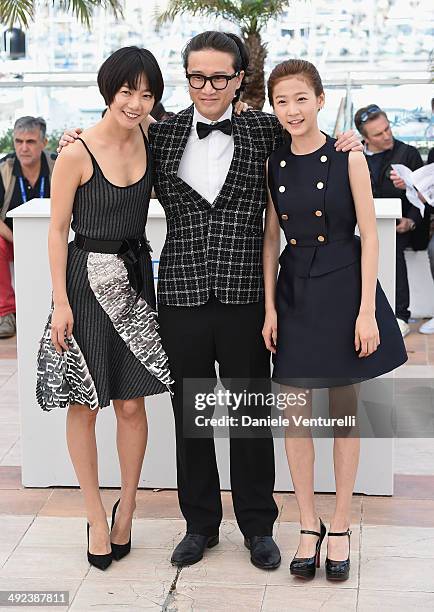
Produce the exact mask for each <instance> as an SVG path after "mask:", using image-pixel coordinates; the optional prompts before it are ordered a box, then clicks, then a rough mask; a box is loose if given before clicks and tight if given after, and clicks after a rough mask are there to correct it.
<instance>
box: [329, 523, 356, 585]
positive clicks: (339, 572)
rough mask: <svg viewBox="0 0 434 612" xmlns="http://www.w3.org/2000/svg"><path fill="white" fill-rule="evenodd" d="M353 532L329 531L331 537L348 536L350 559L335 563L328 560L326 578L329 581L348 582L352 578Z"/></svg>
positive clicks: (348, 530)
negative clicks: (351, 551)
mask: <svg viewBox="0 0 434 612" xmlns="http://www.w3.org/2000/svg"><path fill="white" fill-rule="evenodd" d="M351 534H352V531H350V529H347V530H346V531H329V536H346V535H347V536H348V559H345V561H333V559H329V558H328V557H327V558H326V563H325V568H326V578H327V580H348V578H349V577H350V544H351V538H350V536H351Z"/></svg>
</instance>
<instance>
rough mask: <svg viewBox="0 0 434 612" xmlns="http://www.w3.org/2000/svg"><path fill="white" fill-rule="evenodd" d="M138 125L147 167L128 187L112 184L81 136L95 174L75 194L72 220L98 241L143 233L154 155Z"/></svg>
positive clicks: (77, 228)
mask: <svg viewBox="0 0 434 612" xmlns="http://www.w3.org/2000/svg"><path fill="white" fill-rule="evenodd" d="M139 127H140V130H141V132H142V134H143V140H144V143H145V147H146V157H147V168H146V172H145V174H144V175H143V176H142V178H141V179H139V180H138V181H137V182H136V183H133V184H132V185H127V186H126V187H120V186H118V185H114V184H113V183H111V182H110V181H109V180H108V179H107V178H106V177H105V176H104V174H103V172H102V170H101V168H100V166H99V164H98V162H97V161H96V159H95V157H94V156H93V154H92V152H91V151H90V149H89V147H88V146H87V145H86V143H85V142H84V140H82V139H81V138H79V139H78V140H80V141H81V142H82V144H83V146H84V147H85V148H86V150H87V151H88V153H89V155H90V158H91V160H92V165H93V174H92V176H91V177H90V179H89V180H88V181H86V183H84V184H83V185H80V187H78V189H77V191H76V194H75V198H74V204H73V209H72V223H71V228H72V229H73V230H74V232H76V233H78V234H82V235H84V236H86V237H87V238H93V239H95V240H123V239H125V238H141V237H142V236H143V235H144V232H145V225H146V220H147V216H148V208H149V200H150V197H151V190H152V167H151V164H152V158H151V153H150V147H149V144H148V141H147V138H146V136H145V133H144V132H143V129H142V126H139Z"/></svg>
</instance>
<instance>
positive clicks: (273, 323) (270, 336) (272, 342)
mask: <svg viewBox="0 0 434 612" xmlns="http://www.w3.org/2000/svg"><path fill="white" fill-rule="evenodd" d="M262 337H263V338H264V342H265V346H266V347H267V349H268V350H269V351H271V352H272V353H275V352H276V346H277V312H276V311H275V310H267V311H266V313H265V321H264V327H263V328H262Z"/></svg>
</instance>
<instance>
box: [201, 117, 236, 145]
mask: <svg viewBox="0 0 434 612" xmlns="http://www.w3.org/2000/svg"><path fill="white" fill-rule="evenodd" d="M196 130H197V135H198V136H199V139H200V140H202V138H206V137H207V136H208V135H209V134H211V132H213V131H214V130H219V132H223V134H227V135H228V136H230V135H231V134H232V122H231V120H230V119H225V120H224V121H217V123H202V122H201V121H198V122H197V123H196Z"/></svg>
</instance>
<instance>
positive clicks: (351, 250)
mask: <svg viewBox="0 0 434 612" xmlns="http://www.w3.org/2000/svg"><path fill="white" fill-rule="evenodd" d="M334 143H335V140H334V139H333V138H330V137H329V136H327V137H326V142H325V144H324V145H323V146H322V147H321V148H320V149H318V150H317V151H314V152H313V153H309V154H307V155H295V154H293V153H292V151H291V148H290V144H285V145H283V146H282V147H280V148H279V149H277V150H276V151H274V152H273V153H272V155H271V156H270V158H269V162H268V182H269V187H270V192H271V196H272V199H273V203H274V206H275V209H276V213H277V215H278V217H279V222H280V225H281V227H282V229H283V231H284V233H285V236H286V240H287V245H286V247H285V249H284V250H283V252H282V254H281V256H280V260H279V262H280V271H279V278H278V281H277V288H276V309H277V317H278V321H277V347H276V353H275V354H274V355H273V360H274V372H273V380H274V381H275V382H278V383H281V384H286V385H292V386H296V387H307V388H325V387H335V386H341V385H348V384H352V383H356V382H360V381H362V380H368V379H371V378H375V377H377V376H380V375H381V374H384V373H386V372H389V371H391V370H393V369H395V368H397V367H398V366H400V365H402V364H403V363H404V362H405V361H407V353H406V350H405V345H404V342H403V339H402V335H401V332H400V330H399V327H398V324H397V322H396V318H395V315H394V313H393V311H392V308H391V307H390V304H389V303H388V301H387V298H386V296H385V294H384V292H383V289H382V288H381V285H380V283H379V282H377V290H376V305H375V306H376V313H375V316H376V320H377V325H378V328H379V333H380V345H379V346H378V349H377V350H376V351H375V352H374V353H373V354H372V355H369V356H368V357H364V358H359V357H358V354H357V353H356V351H355V348H354V330H355V323H356V319H357V316H358V312H359V308H360V300H361V244H360V239H359V238H358V237H357V236H355V234H354V231H355V226H356V223H357V218H356V211H355V207H354V201H353V197H352V193H351V187H350V181H349V175H348V156H349V153H343V152H338V151H336V149H335V147H334Z"/></svg>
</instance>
